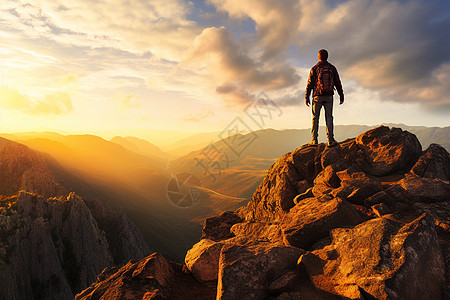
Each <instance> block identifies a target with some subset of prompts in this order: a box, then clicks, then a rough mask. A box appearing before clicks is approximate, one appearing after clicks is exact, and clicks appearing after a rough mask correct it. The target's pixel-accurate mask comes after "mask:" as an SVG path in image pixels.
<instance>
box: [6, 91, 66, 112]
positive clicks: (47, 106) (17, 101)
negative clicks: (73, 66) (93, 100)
mask: <svg viewBox="0 0 450 300" xmlns="http://www.w3.org/2000/svg"><path fill="white" fill-rule="evenodd" d="M0 106H2V107H3V108H5V109H9V110H16V111H20V112H23V113H26V114H29V115H45V116H56V115H64V114H67V113H69V112H71V111H72V110H73V107H72V101H71V99H70V96H69V95H68V94H67V93H65V92H55V93H53V94H50V95H47V96H45V97H44V99H42V100H38V101H32V100H31V99H30V98H29V97H28V96H25V95H22V94H20V93H19V92H18V91H17V90H16V89H14V88H11V87H9V86H1V87H0Z"/></svg>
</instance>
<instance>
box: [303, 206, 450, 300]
mask: <svg viewBox="0 0 450 300" xmlns="http://www.w3.org/2000/svg"><path fill="white" fill-rule="evenodd" d="M331 236H332V243H331V244H330V245H328V246H326V247H324V248H322V249H319V250H315V251H312V252H309V253H308V254H305V255H304V256H303V257H302V258H301V259H300V260H299V264H300V265H301V266H304V267H305V268H306V270H307V272H308V274H309V276H310V277H311V280H312V282H313V283H314V285H315V286H317V287H318V288H320V289H322V290H325V291H328V292H331V293H333V294H337V295H341V296H344V297H348V298H349V299H360V297H361V296H364V295H366V293H367V294H369V295H371V296H373V297H375V298H376V299H430V300H431V299H441V291H442V284H443V281H444V274H445V265H444V261H443V258H442V254H441V250H440V246H439V241H438V237H437V235H436V231H435V230H434V228H433V220H432V219H431V218H430V217H429V216H427V215H425V214H424V215H422V216H421V217H419V218H417V219H416V220H414V221H412V222H411V223H408V224H402V223H399V222H395V221H392V220H389V219H388V218H376V219H373V220H370V221H367V222H365V223H363V224H361V225H358V226H356V227H354V228H352V229H335V230H333V231H332V234H331Z"/></svg>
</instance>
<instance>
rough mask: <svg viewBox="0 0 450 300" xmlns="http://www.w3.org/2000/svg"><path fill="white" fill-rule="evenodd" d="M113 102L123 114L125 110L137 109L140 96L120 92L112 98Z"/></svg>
mask: <svg viewBox="0 0 450 300" xmlns="http://www.w3.org/2000/svg"><path fill="white" fill-rule="evenodd" d="M113 101H114V102H117V103H119V105H120V111H121V112H123V111H125V110H127V109H130V108H135V107H138V106H139V104H140V96H139V95H134V94H125V93H123V92H120V93H119V94H118V95H116V96H115V97H114V98H113Z"/></svg>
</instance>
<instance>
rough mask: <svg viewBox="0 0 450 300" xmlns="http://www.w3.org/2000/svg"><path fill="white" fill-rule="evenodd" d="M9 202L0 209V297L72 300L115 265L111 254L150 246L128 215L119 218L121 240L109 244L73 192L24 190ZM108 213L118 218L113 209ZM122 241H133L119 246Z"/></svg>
mask: <svg viewBox="0 0 450 300" xmlns="http://www.w3.org/2000/svg"><path fill="white" fill-rule="evenodd" d="M9 201H10V203H11V205H10V206H9V207H8V206H4V205H2V206H1V207H0V211H1V213H0V232H2V239H1V240H0V265H1V268H0V282H2V288H1V289H0V298H1V299H15V298H17V299H29V298H30V297H33V295H34V298H36V299H39V298H41V299H73V293H74V292H78V291H80V290H82V289H84V288H86V287H87V286H89V285H90V284H91V283H92V282H93V281H94V280H95V279H96V278H97V275H98V274H99V273H100V272H101V270H103V269H104V268H105V267H107V266H112V265H114V264H115V261H114V260H113V257H112V252H114V251H116V252H117V253H118V254H119V255H118V257H119V258H123V257H124V255H133V256H136V257H139V255H142V256H144V253H143V251H144V250H142V249H145V248H146V247H147V246H146V245H145V244H144V243H142V244H140V242H139V241H140V239H142V236H141V235H140V233H139V232H138V231H137V229H136V228H135V227H134V226H133V224H130V223H128V222H129V220H128V218H126V216H123V218H118V219H116V220H115V221H116V222H117V227H112V228H113V229H116V228H118V229H119V230H118V231H115V232H114V234H115V235H116V236H117V238H116V241H118V243H117V244H116V245H111V244H109V243H108V240H107V239H106V237H105V232H104V231H102V230H101V229H100V228H99V226H98V222H97V220H96V219H95V218H94V217H93V215H92V212H91V211H90V210H89V208H88V207H87V206H86V204H85V202H84V201H83V199H82V198H80V197H79V196H77V195H75V194H73V193H71V194H70V195H69V196H68V197H67V198H64V197H59V198H50V199H44V198H43V197H41V196H38V195H34V194H31V193H27V192H23V191H21V192H19V194H18V196H17V197H16V196H13V197H11V199H10V200H9ZM99 205H101V204H99ZM106 211H108V210H105V212H106ZM108 212H113V213H112V214H110V217H115V215H114V212H115V211H108ZM124 241H129V242H130V243H134V245H133V244H129V245H123V246H121V245H119V243H121V242H124ZM141 241H142V242H143V239H142V240H141ZM113 247H115V250H112V248H113ZM1 249H4V251H3V252H2V251H1ZM140 250H142V251H140ZM117 263H120V261H117Z"/></svg>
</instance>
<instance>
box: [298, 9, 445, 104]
mask: <svg viewBox="0 0 450 300" xmlns="http://www.w3.org/2000/svg"><path fill="white" fill-rule="evenodd" d="M301 2H302V10H303V12H304V13H303V16H302V21H301V23H300V27H299V29H300V38H301V39H300V40H299V45H300V46H301V47H302V49H303V53H306V52H314V53H316V52H317V49H320V48H326V49H328V50H329V52H330V61H332V62H333V63H335V65H336V66H337V67H338V69H339V70H340V71H341V73H342V74H344V75H345V78H347V79H354V80H356V82H357V83H358V84H360V85H361V86H363V87H366V88H370V89H372V90H375V91H379V92H380V95H381V96H382V97H381V98H382V99H383V98H384V99H386V100H395V101H399V102H420V103H421V104H423V105H424V106H425V107H434V106H436V105H437V106H448V105H449V104H450V94H449V93H448V82H447V83H446V82H445V81H443V80H441V78H443V77H445V76H446V74H445V72H448V67H447V66H448V64H449V63H450V31H449V30H448V28H449V27H450V17H449V14H448V11H449V9H450V5H449V4H448V3H446V2H445V1H420V0H417V1H406V2H398V1H388V0H380V1H369V0H364V1H363V0H349V1H345V2H342V3H340V4H338V5H335V6H333V7H332V6H330V5H328V3H329V2H325V1H317V2H316V1H314V4H311V2H310V1H306V0H301ZM317 20H321V21H320V22H318V21H317ZM344 91H345V86H344Z"/></svg>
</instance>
